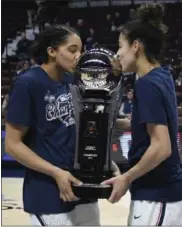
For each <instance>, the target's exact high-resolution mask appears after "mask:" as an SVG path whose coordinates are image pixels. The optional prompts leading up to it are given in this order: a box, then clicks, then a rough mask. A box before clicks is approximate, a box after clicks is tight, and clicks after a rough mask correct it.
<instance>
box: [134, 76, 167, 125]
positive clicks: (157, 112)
mask: <svg viewBox="0 0 182 227" xmlns="http://www.w3.org/2000/svg"><path fill="white" fill-rule="evenodd" d="M136 97H137V104H138V112H139V119H140V123H153V124H161V125H167V115H166V111H165V103H164V99H163V96H162V93H161V91H160V90H159V88H158V87H157V86H156V85H155V84H154V83H152V82H151V81H149V80H146V79H145V80H144V79H143V80H142V79H141V81H138V84H137V86H136Z"/></svg>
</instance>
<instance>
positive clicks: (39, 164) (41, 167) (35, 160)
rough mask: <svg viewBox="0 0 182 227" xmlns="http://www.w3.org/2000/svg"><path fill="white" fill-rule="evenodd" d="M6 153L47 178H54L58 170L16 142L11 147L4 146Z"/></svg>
mask: <svg viewBox="0 0 182 227" xmlns="http://www.w3.org/2000/svg"><path fill="white" fill-rule="evenodd" d="M6 151H7V153H8V154H9V155H11V156H12V157H13V158H14V159H15V160H17V161H18V162H20V163H21V164H22V165H24V166H26V167H27V168H30V169H33V170H35V171H38V172H41V173H44V174H46V175H48V176H52V177H54V176H55V174H56V172H57V170H60V169H59V168H58V167H56V166H54V165H52V164H51V163H49V162H47V161H45V160H44V159H42V158H41V157H39V156H38V155H37V154H36V153H35V152H33V151H32V150H31V149H29V148H28V147H27V146H26V145H25V144H23V143H22V142H17V143H15V144H13V145H11V146H6Z"/></svg>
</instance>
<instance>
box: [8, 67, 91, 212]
mask: <svg viewBox="0 0 182 227" xmlns="http://www.w3.org/2000/svg"><path fill="white" fill-rule="evenodd" d="M65 78H66V79H65V80H64V81H62V82H56V81H54V80H52V79H50V78H49V76H48V75H47V73H46V72H45V71H44V70H43V69H41V68H40V67H37V68H32V69H30V70H29V71H27V72H26V73H25V74H23V75H21V76H20V77H19V78H18V79H17V81H16V83H15V84H14V86H13V89H12V92H11V94H10V99H9V105H8V113H7V121H8V122H10V123H12V124H15V125H19V126H24V127H29V131H28V133H27V135H26V137H25V139H24V142H25V143H26V144H27V145H28V146H29V147H30V148H31V149H32V150H33V151H34V152H35V153H36V154H37V155H39V156H40V157H41V158H43V159H44V160H46V161H48V162H50V163H52V164H53V165H55V166H58V167H60V168H62V169H65V170H68V171H69V170H71V169H72V167H73V162H74V153H75V138H76V135H75V119H74V109H73V105H72V96H71V93H70V90H69V85H68V81H69V79H70V78H68V76H66V77H65ZM23 202H24V210H25V211H26V212H28V213H33V214H53V213H64V212H68V211H71V210H72V209H74V207H75V205H77V204H81V203H88V202H90V201H89V200H88V201H87V200H79V201H78V202H66V203H65V202H63V201H62V200H61V199H60V195H59V190H58V187H57V184H56V182H55V181H54V179H53V178H51V177H50V176H47V175H45V174H42V173H40V172H36V171H33V170H31V169H28V168H27V169H26V174H25V178H24V186H23Z"/></svg>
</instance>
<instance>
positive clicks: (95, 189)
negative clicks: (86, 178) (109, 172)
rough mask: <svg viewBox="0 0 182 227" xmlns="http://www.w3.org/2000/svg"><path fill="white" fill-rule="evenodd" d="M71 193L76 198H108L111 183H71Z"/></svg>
mask: <svg viewBox="0 0 182 227" xmlns="http://www.w3.org/2000/svg"><path fill="white" fill-rule="evenodd" d="M72 189H73V193H74V194H75V196H76V197H77V198H83V199H108V198H109V197H110V195H111V192H112V186H111V185H102V184H87V183H84V184H82V185H72Z"/></svg>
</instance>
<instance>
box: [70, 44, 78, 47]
mask: <svg viewBox="0 0 182 227" xmlns="http://www.w3.org/2000/svg"><path fill="white" fill-rule="evenodd" d="M68 47H78V45H76V44H71V45H70V46H68Z"/></svg>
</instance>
